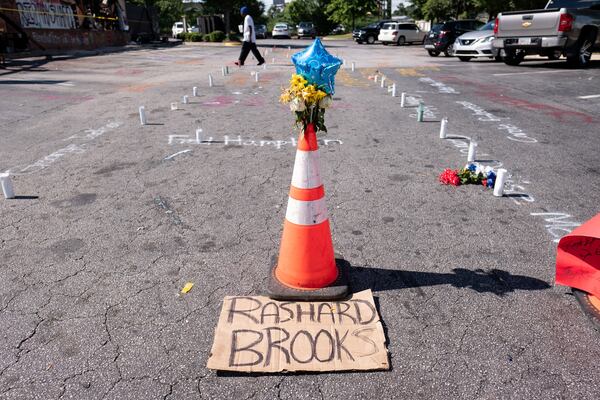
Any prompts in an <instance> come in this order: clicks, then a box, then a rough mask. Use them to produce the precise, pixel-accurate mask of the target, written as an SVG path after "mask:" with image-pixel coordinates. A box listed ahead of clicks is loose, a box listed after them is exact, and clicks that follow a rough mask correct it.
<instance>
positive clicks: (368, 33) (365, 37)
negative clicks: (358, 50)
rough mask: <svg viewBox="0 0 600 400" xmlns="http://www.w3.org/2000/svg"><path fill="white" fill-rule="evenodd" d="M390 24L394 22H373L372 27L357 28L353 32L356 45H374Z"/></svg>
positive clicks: (386, 20)
mask: <svg viewBox="0 0 600 400" xmlns="http://www.w3.org/2000/svg"><path fill="white" fill-rule="evenodd" d="M388 22H394V21H392V20H390V19H385V20H381V21H379V22H373V23H372V24H371V25H367V26H365V27H362V28H357V29H355V30H354V31H353V32H352V38H353V39H354V40H356V43H358V44H362V43H365V42H366V43H368V44H373V43H375V41H376V40H377V38H378V37H379V31H380V30H381V28H382V27H383V25H385V24H386V23H388Z"/></svg>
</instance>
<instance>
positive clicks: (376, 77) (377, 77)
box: [374, 75, 379, 83]
mask: <svg viewBox="0 0 600 400" xmlns="http://www.w3.org/2000/svg"><path fill="white" fill-rule="evenodd" d="M377 79H379V76H378V75H375V78H374V81H375V83H377Z"/></svg>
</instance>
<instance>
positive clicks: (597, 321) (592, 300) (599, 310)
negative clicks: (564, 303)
mask: <svg viewBox="0 0 600 400" xmlns="http://www.w3.org/2000/svg"><path fill="white" fill-rule="evenodd" d="M572 290H573V294H574V295H575V298H576V299H577V301H578V302H579V305H581V308H582V309H583V312H584V313H585V314H586V315H587V316H588V318H589V319H590V320H591V321H592V323H593V324H594V328H596V329H597V330H600V299H599V298H598V297H596V296H594V295H592V294H589V293H587V292H584V291H582V290H579V289H575V288H573V289H572Z"/></svg>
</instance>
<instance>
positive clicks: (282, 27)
mask: <svg viewBox="0 0 600 400" xmlns="http://www.w3.org/2000/svg"><path fill="white" fill-rule="evenodd" d="M272 36H273V39H276V38H278V37H279V38H281V37H284V38H287V39H291V37H292V36H291V34H290V28H289V27H288V25H287V24H275V26H274V27H273V32H272Z"/></svg>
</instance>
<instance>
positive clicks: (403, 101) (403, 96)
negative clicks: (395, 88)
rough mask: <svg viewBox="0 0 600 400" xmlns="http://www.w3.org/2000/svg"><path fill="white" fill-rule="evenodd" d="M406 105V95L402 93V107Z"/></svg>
mask: <svg viewBox="0 0 600 400" xmlns="http://www.w3.org/2000/svg"><path fill="white" fill-rule="evenodd" d="M405 104H406V93H404V92H402V94H400V107H402V108H404V105H405Z"/></svg>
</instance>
